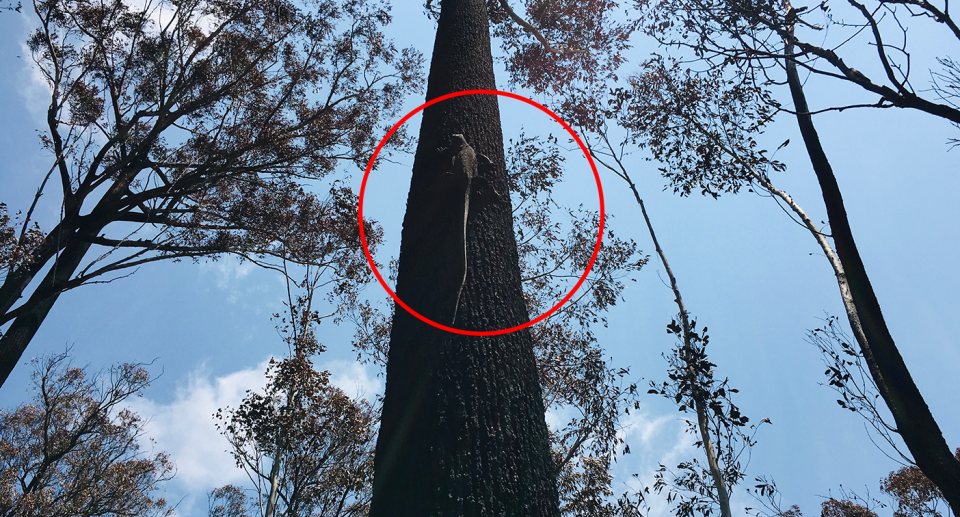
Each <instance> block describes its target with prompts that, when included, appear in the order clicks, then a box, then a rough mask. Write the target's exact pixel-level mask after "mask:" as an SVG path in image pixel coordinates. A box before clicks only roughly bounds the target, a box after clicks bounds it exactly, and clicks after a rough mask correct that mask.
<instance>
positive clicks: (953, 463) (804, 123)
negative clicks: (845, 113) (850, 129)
mask: <svg viewBox="0 0 960 517" xmlns="http://www.w3.org/2000/svg"><path fill="white" fill-rule="evenodd" d="M785 5H786V9H787V11H788V12H789V11H790V10H792V7H791V6H790V4H789V2H785ZM785 53H786V54H787V55H788V56H790V55H792V54H793V42H792V41H790V40H788V41H786V50H785ZM786 70H787V81H788V83H789V85H790V93H791V95H792V96H793V102H794V108H795V110H796V112H797V122H798V123H799V126H800V133H801V135H802V136H803V141H804V145H805V146H806V148H807V153H808V154H809V156H810V161H811V163H812V164H813V170H814V172H815V173H816V175H817V180H818V181H819V183H820V190H821V192H822V194H823V202H824V205H825V206H826V209H827V217H828V218H829V221H830V230H831V233H832V237H833V242H834V245H835V246H836V250H837V256H838V257H839V259H840V263H841V264H842V265H843V273H844V274H845V277H846V282H847V284H848V286H849V293H850V294H849V296H850V302H851V303H852V304H853V306H854V307H855V310H856V312H855V313H854V314H851V312H850V311H849V310H848V311H847V313H848V318H849V320H850V325H851V327H853V328H854V335H855V336H856V337H857V341H858V343H859V345H860V350H861V351H862V352H863V356H864V359H865V360H866V362H867V365H868V367H869V369H870V374H871V375H872V376H873V379H874V382H876V384H877V387H878V388H879V390H880V394H881V395H882V396H883V400H884V401H885V402H886V403H887V407H888V408H890V412H891V413H892V414H893V418H894V420H895V422H896V424H897V432H898V433H899V434H900V436H901V437H902V438H903V441H904V443H906V445H907V448H909V449H910V452H911V454H912V455H913V459H914V461H916V463H917V467H919V468H920V470H921V471H923V473H924V474H925V475H926V476H927V477H928V478H930V480H931V481H933V482H934V483H935V484H936V485H937V487H939V488H940V491H941V492H943V495H944V497H945V498H946V499H947V501H948V502H949V504H950V507H951V509H952V510H953V513H954V514H958V515H960V461H958V460H957V459H956V458H955V457H954V455H953V454H951V452H950V448H949V447H948V446H947V442H946V440H944V438H943V432H942V431H941V430H940V426H938V425H937V422H936V420H934V418H933V415H932V414H931V413H930V409H929V408H928V407H927V404H926V402H925V401H924V400H923V396H922V395H921V394H920V390H919V389H918V388H917V386H916V384H915V383H914V382H913V378H912V377H911V376H910V372H909V370H907V366H906V364H905V363H904V362H903V357H902V356H901V355H900V351H899V350H898V349H897V346H896V344H895V343H894V341H893V337H892V336H891V335H890V331H889V329H888V328H887V324H886V322H885V321H884V318H883V313H882V312H881V310H880V303H879V301H878V300H877V297H876V294H875V293H874V292H873V286H872V285H871V284H870V278H869V277H868V276H867V272H866V268H865V267H864V265H863V260H862V259H861V258H860V252H859V251H858V250H857V245H856V242H854V239H853V232H852V231H851V229H850V223H849V221H848V220H847V213H846V209H845V208H844V205H843V198H842V196H841V195H840V187H839V185H838V184H837V180H836V177H835V176H834V174H833V169H832V168H831V167H830V162H829V161H828V160H827V156H826V153H825V152H824V150H823V147H822V146H821V144H820V137H819V136H818V135H817V131H816V128H815V127H814V125H813V117H812V116H811V115H810V109H809V107H808V106H807V101H806V97H805V96H804V93H803V86H802V84H801V83H800V77H799V74H798V73H797V65H796V62H795V61H794V60H793V59H787V61H786ZM858 330H862V331H859V332H858Z"/></svg>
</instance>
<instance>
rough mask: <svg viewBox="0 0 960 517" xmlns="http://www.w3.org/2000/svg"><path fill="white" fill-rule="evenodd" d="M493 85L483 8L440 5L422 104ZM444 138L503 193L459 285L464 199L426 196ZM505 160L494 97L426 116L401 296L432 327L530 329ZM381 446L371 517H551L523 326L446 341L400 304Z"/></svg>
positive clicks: (555, 502)
mask: <svg viewBox="0 0 960 517" xmlns="http://www.w3.org/2000/svg"><path fill="white" fill-rule="evenodd" d="M495 87H496V82H495V80H494V75H493V60H492V57H491V53H490V36H489V28H488V20H487V12H486V5H485V2H484V0H444V2H443V3H442V4H441V14H440V18H439V20H438V22H437V38H436V43H435V47H434V54H433V61H432V64H431V69H430V78H429V81H428V87H427V99H428V100H429V99H434V98H436V97H439V96H441V95H444V94H447V93H451V92H456V91H462V90H467V89H494V88H495ZM453 134H462V135H464V137H465V139H466V141H467V142H468V143H469V145H471V146H472V147H473V148H474V149H475V150H476V152H477V153H482V154H484V155H486V156H487V157H489V159H490V160H491V161H492V163H493V167H492V168H491V170H481V171H480V172H479V173H480V175H481V177H484V178H485V179H486V180H487V181H489V183H490V184H491V185H492V186H493V187H494V188H495V189H496V190H497V191H498V192H501V193H503V197H504V199H503V200H502V201H501V202H493V203H489V204H486V205H484V206H482V207H481V206H479V205H478V206H475V205H474V204H473V203H471V205H470V214H469V218H468V219H467V229H466V247H467V249H466V256H467V259H466V260H467V271H466V281H465V282H463V256H464V250H463V247H462V246H463V245H462V244H460V248H459V249H457V243H458V242H459V239H458V238H457V226H458V224H459V232H460V238H462V236H463V211H462V206H463V200H464V193H463V192H442V191H441V190H438V188H435V187H436V186H437V185H438V183H437V181H436V180H437V178H439V177H440V176H441V175H442V174H443V173H445V172H451V171H450V170H449V169H450V168H449V160H448V161H447V163H446V164H444V163H443V160H442V158H441V154H440V153H438V152H437V148H439V147H443V146H446V145H449V144H450V138H451V135H453ZM504 164H505V160H504V153H503V136H502V133H501V129H500V118H499V109H498V101H497V98H496V97H495V96H489V95H471V96H466V97H457V98H454V99H451V100H448V101H444V102H442V103H440V104H436V105H434V106H431V107H430V108H428V109H427V110H425V111H424V113H423V121H422V124H421V128H420V139H419V147H418V149H417V154H416V157H415V159H414V165H413V179H412V180H411V184H410V193H409V195H408V199H407V211H406V214H405V216H404V223H403V234H402V241H401V245H400V263H399V270H398V277H397V289H396V292H397V295H398V296H399V297H400V298H401V299H402V300H403V301H404V302H405V303H406V304H408V305H409V306H411V307H412V308H413V309H415V310H416V311H417V312H419V313H420V314H422V315H424V316H427V317H429V318H431V319H433V320H434V321H436V322H438V323H442V324H445V325H451V321H450V320H451V319H452V317H453V313H454V310H455V311H456V322H455V323H454V324H453V325H451V326H455V327H458V328H462V329H466V330H497V329H503V328H509V327H513V326H516V325H519V324H522V323H524V322H526V321H528V320H529V315H528V314H527V310H526V305H525V303H524V299H523V292H522V290H521V281H520V269H519V256H518V253H517V247H516V241H515V237H514V232H513V220H512V216H511V213H512V210H511V208H510V201H509V196H508V195H507V193H508V189H507V181H506V172H505V165H504ZM458 196H459V202H456V199H457V197H458ZM458 203H459V205H458ZM458 206H459V207H460V210H461V212H460V214H459V215H458V214H457V213H455V211H456V209H457V207H458ZM426 219H430V220H426ZM458 276H459V281H457V278H458ZM461 285H462V291H461V294H460V297H459V305H458V306H457V307H450V306H449V300H450V299H451V296H450V293H451V292H455V291H456V290H457V289H459V288H460V287H461ZM453 299H456V298H455V297H454V298H453ZM376 451H377V453H376V456H375V461H374V482H373V498H372V501H371V506H370V516H371V517H386V516H402V517H406V516H411V517H421V516H424V517H425V516H434V515H435V516H448V515H449V516H458V517H460V516H464V517H473V516H501V515H505V516H518V517H519V516H536V517H539V516H557V515H559V497H558V493H557V485H556V475H555V469H554V465H553V460H552V457H551V452H550V444H549V435H548V432H547V426H546V422H545V420H544V406H543V399H542V395H541V390H540V385H539V375H538V372H537V367H536V358H535V355H534V352H533V340H532V338H531V335H530V333H529V331H527V330H524V331H519V332H513V333H510V334H505V335H499V336H485V337H475V336H463V335H458V334H452V333H448V332H445V331H441V330H438V329H436V328H434V327H432V326H429V325H427V324H425V323H423V322H421V321H419V320H417V319H415V318H414V317H413V316H411V315H410V314H409V313H407V312H406V311H405V310H404V309H403V308H401V307H399V306H398V307H397V308H396V311H395V314H394V319H393V328H392V330H391V335H390V351H389V355H388V362H387V379H386V391H385V394H384V402H383V413H382V420H381V426H380V434H379V436H378V440H377V449H376Z"/></svg>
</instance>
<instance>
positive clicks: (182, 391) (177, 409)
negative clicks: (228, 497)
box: [131, 361, 267, 515]
mask: <svg viewBox="0 0 960 517" xmlns="http://www.w3.org/2000/svg"><path fill="white" fill-rule="evenodd" d="M266 367H267V363H266V361H264V362H262V363H260V364H259V365H257V366H256V367H254V368H252V369H248V370H240V371H238V372H234V373H231V374H229V375H225V376H223V377H217V378H215V379H210V377H209V375H208V374H207V373H204V371H203V370H204V369H203V367H202V366H201V367H200V368H198V369H197V370H195V371H194V372H192V373H190V374H189V375H188V376H187V377H186V378H185V379H184V380H183V382H182V383H181V384H180V386H178V388H177V394H176V396H175V398H174V400H173V401H172V402H170V403H169V404H163V403H158V402H155V401H153V400H150V399H149V398H146V397H144V398H140V399H136V400H134V401H132V403H131V408H132V409H133V410H134V411H136V412H137V413H139V414H140V415H142V416H144V417H145V418H147V419H148V420H149V423H148V425H147V428H146V432H147V435H148V436H149V437H150V438H153V439H154V440H155V441H156V447H157V450H162V451H165V452H166V453H168V454H169V455H170V457H171V458H172V459H173V461H174V462H175V463H176V465H177V478H176V479H175V480H174V481H172V482H171V484H170V486H168V488H167V489H168V490H169V491H171V492H174V493H180V494H181V495H185V497H184V499H183V500H182V501H181V502H180V505H179V507H178V514H180V515H192V514H194V513H195V511H199V508H200V506H203V507H205V506H206V498H205V497H206V495H205V494H206V493H207V492H209V491H210V490H211V489H213V488H215V487H219V486H223V485H226V484H230V483H235V484H236V483H243V482H244V480H245V479H246V476H245V474H244V473H243V472H242V471H241V470H240V469H238V468H237V466H236V463H235V462H234V460H233V457H232V456H230V454H229V453H227V452H226V449H227V447H228V445H227V442H226V440H225V439H224V438H223V436H222V435H221V434H220V433H219V432H218V431H217V428H216V426H215V425H214V419H213V414H214V413H215V412H216V411H217V409H219V408H224V407H227V406H230V407H234V408H235V407H237V406H238V405H239V404H240V401H241V400H242V399H243V396H244V395H245V393H246V391H247V390H248V389H249V390H256V389H259V388H260V387H262V386H263V384H264V377H263V374H264V371H265V370H266ZM168 499H172V498H168ZM173 500H174V501H176V499H173ZM198 505H200V506H198ZM191 509H193V510H194V512H191Z"/></svg>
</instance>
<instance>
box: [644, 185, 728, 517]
mask: <svg viewBox="0 0 960 517" xmlns="http://www.w3.org/2000/svg"><path fill="white" fill-rule="evenodd" d="M630 188H631V190H633V195H634V196H635V197H636V198H637V203H639V204H640V211H641V212H642V213H643V220H644V222H646V223H647V230H648V231H649V232H650V238H651V239H653V246H654V247H655V248H656V250H657V255H659V256H660V262H661V263H663V269H664V270H665V271H666V272H667V277H668V278H669V279H670V288H671V289H673V295H674V297H675V298H674V300H675V301H676V302H677V307H678V308H679V309H680V323H681V325H683V329H682V330H683V347H684V356H686V354H687V352H688V351H689V350H690V349H691V347H692V346H693V343H692V339H691V338H690V318H689V317H688V315H687V310H686V307H685V306H684V304H683V297H682V296H680V287H679V286H678V285H677V279H676V278H675V277H674V276H673V270H671V269H670V264H669V263H668V262H667V256H666V254H664V252H663V249H661V248H660V242H658V241H657V234H656V233H654V231H653V224H651V223H650V217H648V216H647V209H646V207H645V206H644V205H643V199H641V198H640V194H639V193H638V192H637V189H636V187H635V186H634V185H633V183H632V182H631V183H630ZM690 370H691V368H690V367H688V372H689V373H690V374H691V375H695V374H694V373H693V372H692V371H690ZM697 389H699V386H696V384H694V390H697ZM693 403H694V409H696V412H697V429H698V430H699V431H700V440H701V441H702V442H703V450H704V453H705V454H706V455H707V466H708V467H709V469H710V477H711V478H712V479H713V488H714V489H715V490H716V491H717V503H718V504H719V505H720V515H721V517H730V494H729V492H728V491H727V484H726V483H724V481H723V474H722V472H721V471H720V464H719V463H718V461H717V453H716V450H714V448H713V440H712V439H711V438H710V430H709V428H708V427H707V423H708V422H707V407H706V403H705V402H704V400H703V396H702V394H700V393H694V395H693Z"/></svg>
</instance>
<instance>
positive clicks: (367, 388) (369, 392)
mask: <svg viewBox="0 0 960 517" xmlns="http://www.w3.org/2000/svg"><path fill="white" fill-rule="evenodd" d="M321 369H323V370H329V371H330V383H331V384H333V385H334V386H336V387H338V388H340V389H342V390H343V391H344V392H345V393H346V394H347V395H349V396H350V397H352V398H365V399H367V400H372V399H373V398H374V397H375V396H376V395H378V394H380V393H383V383H382V382H381V381H380V378H379V377H377V375H376V373H373V374H372V375H371V370H372V367H370V365H369V364H366V365H365V364H360V363H359V362H357V361H329V362H326V363H324V364H323V366H322V367H321Z"/></svg>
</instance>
